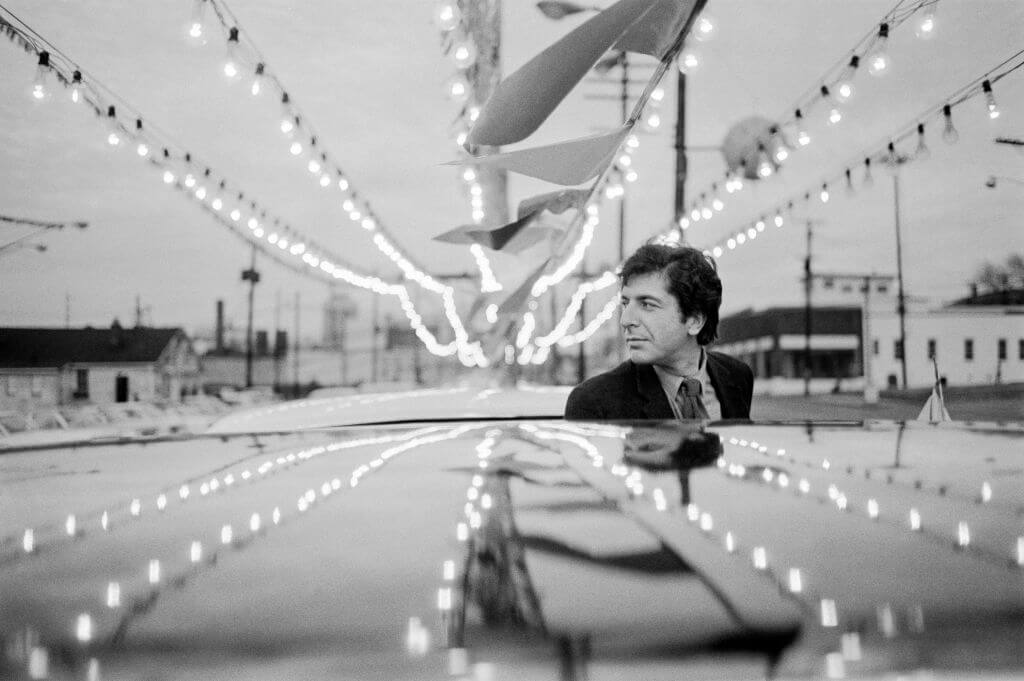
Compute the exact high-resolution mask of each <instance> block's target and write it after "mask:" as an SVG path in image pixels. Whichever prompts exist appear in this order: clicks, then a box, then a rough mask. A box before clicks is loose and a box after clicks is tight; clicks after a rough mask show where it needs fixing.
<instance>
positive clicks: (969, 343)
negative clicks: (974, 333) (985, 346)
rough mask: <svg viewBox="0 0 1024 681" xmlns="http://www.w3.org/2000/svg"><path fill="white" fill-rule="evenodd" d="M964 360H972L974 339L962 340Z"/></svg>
mask: <svg viewBox="0 0 1024 681" xmlns="http://www.w3.org/2000/svg"><path fill="white" fill-rule="evenodd" d="M964 359H965V360H967V361H968V362H970V361H971V360H973V359H974V339H973V338H965V339H964Z"/></svg>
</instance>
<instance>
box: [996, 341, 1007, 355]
mask: <svg viewBox="0 0 1024 681" xmlns="http://www.w3.org/2000/svg"><path fill="white" fill-rule="evenodd" d="M997 348H998V357H999V359H1006V339H1005V338H1000V339H999V344H998V346H997Z"/></svg>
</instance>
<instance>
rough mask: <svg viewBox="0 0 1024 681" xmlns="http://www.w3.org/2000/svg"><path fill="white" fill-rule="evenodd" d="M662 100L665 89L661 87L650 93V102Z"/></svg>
mask: <svg viewBox="0 0 1024 681" xmlns="http://www.w3.org/2000/svg"><path fill="white" fill-rule="evenodd" d="M664 99H665V88H663V87H656V88H654V89H653V90H652V91H651V101H652V102H661V101H662V100H664Z"/></svg>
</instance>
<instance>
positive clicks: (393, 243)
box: [200, 0, 487, 367]
mask: <svg viewBox="0 0 1024 681" xmlns="http://www.w3.org/2000/svg"><path fill="white" fill-rule="evenodd" d="M202 3H208V4H209V5H210V6H211V7H212V8H213V13H214V16H215V17H216V19H217V23H218V25H219V26H220V28H221V29H222V31H223V32H224V33H225V34H226V35H227V36H228V39H229V42H230V40H231V38H232V37H234V39H235V40H237V41H238V42H239V43H240V42H241V39H242V37H243V36H244V37H245V42H246V44H247V45H248V47H249V49H250V50H251V51H252V53H253V54H254V55H255V56H256V58H257V59H258V62H257V63H256V64H252V65H250V66H251V68H252V73H253V77H254V78H259V79H263V80H264V81H266V82H270V83H272V84H273V85H274V86H275V87H276V88H277V90H278V92H279V93H280V95H281V100H282V106H284V108H285V111H286V112H287V114H288V115H289V116H291V117H292V119H293V120H294V124H292V123H289V125H294V128H295V129H304V130H305V131H306V132H307V133H309V141H310V143H309V145H310V148H311V149H319V159H320V160H317V158H315V157H314V158H311V159H310V161H309V166H308V168H309V170H310V172H311V173H313V174H319V173H321V171H322V169H323V166H326V165H329V166H333V167H334V168H335V171H336V174H337V176H338V177H337V178H336V179H337V186H338V188H339V190H340V191H341V192H342V193H343V194H344V195H345V196H346V197H347V198H346V199H345V201H344V202H343V204H342V207H343V209H345V210H346V212H348V216H349V219H350V220H352V221H353V222H354V223H356V224H358V225H359V226H360V227H362V228H363V229H364V230H366V231H368V232H373V233H374V234H373V243H374V245H375V246H376V247H377V249H378V250H379V251H380V252H381V253H382V254H384V255H385V256H387V257H388V259H390V260H391V261H392V262H393V263H394V264H395V265H396V266H397V267H398V268H399V269H400V270H401V271H402V274H403V276H404V277H405V278H407V279H411V280H412V281H414V282H415V283H416V284H417V285H418V286H420V287H421V288H423V289H425V290H427V291H430V292H432V293H435V294H438V295H439V296H440V297H441V299H442V303H443V310H444V314H445V317H446V318H447V320H448V322H449V324H450V325H451V327H452V330H453V331H454V334H455V340H454V341H453V344H450V345H453V347H454V348H455V351H456V352H457V353H458V356H459V359H460V361H461V362H462V363H463V364H464V365H465V366H470V367H471V366H480V367H484V366H486V365H487V359H486V357H484V355H483V352H482V351H481V349H480V344H479V343H478V342H473V343H471V342H470V341H469V334H468V332H467V330H466V328H465V325H464V323H463V321H462V318H461V317H460V316H459V313H458V309H457V308H456V305H455V299H454V289H453V288H452V287H451V286H448V285H446V284H443V283H441V282H438V281H437V280H435V279H434V278H433V277H432V276H431V275H430V274H429V273H427V272H426V270H425V268H424V267H423V266H422V265H420V264H419V263H417V262H416V260H415V259H414V258H412V257H411V256H410V255H409V253H408V251H407V250H406V249H404V248H402V247H401V246H400V245H399V244H398V241H397V239H395V237H394V236H393V234H392V233H391V232H390V230H389V229H388V228H387V227H386V225H385V224H384V223H383V221H382V220H381V219H380V217H379V216H378V215H377V214H376V213H375V212H374V210H373V208H372V207H371V206H370V204H369V202H368V201H367V200H366V199H365V198H361V197H360V195H359V194H358V193H357V192H356V191H355V190H354V189H352V188H351V186H350V184H349V182H348V179H347V177H346V175H345V173H344V172H343V171H342V170H341V168H340V166H339V165H338V164H337V163H336V162H335V161H334V160H333V154H330V153H329V151H327V150H326V149H324V148H323V146H322V144H321V145H319V146H318V140H320V139H321V138H320V137H319V136H317V135H316V134H315V130H314V129H313V126H312V125H311V124H310V122H309V118H308V117H306V116H304V115H302V113H301V110H300V109H299V107H298V106H297V105H296V104H295V103H294V100H292V99H291V96H290V95H289V94H288V90H287V88H285V86H284V83H283V82H282V81H281V80H280V79H279V78H278V76H276V75H275V73H274V72H273V70H272V69H270V68H269V64H268V63H267V60H266V58H265V57H264V56H263V54H262V52H261V51H260V50H259V47H258V46H257V45H256V43H255V41H254V40H253V38H252V36H251V35H250V34H249V33H247V32H245V31H243V30H242V28H241V25H240V23H239V22H238V19H237V17H236V16H235V14H234V13H233V12H232V11H231V8H230V7H228V6H227V4H226V3H225V2H224V1H223V0H200V6H201V5H202ZM292 153H293V154H294V153H295V151H294V149H293V152H292ZM299 153H302V152H301V150H300V152H299ZM319 177H320V184H321V186H324V187H326V186H330V184H331V180H333V179H334V178H331V179H328V180H327V181H326V182H325V181H324V178H328V177H329V175H328V173H327V172H324V173H323V174H320V175H319ZM358 207H362V208H363V211H360V210H357V208H358ZM364 211H365V214H364ZM474 255H475V254H474ZM401 297H402V299H403V303H402V305H403V308H405V307H406V306H407V301H408V295H407V294H406V295H403V296H401ZM411 305H412V304H411V302H409V303H408V306H411ZM413 314H414V316H410V321H412V320H413V319H414V318H418V317H419V315H418V314H415V313H413ZM407 316H409V313H408V312H407ZM414 328H415V330H416V335H417V336H418V337H420V339H421V340H423V341H424V343H425V344H426V345H427V347H428V349H431V352H432V353H433V354H437V355H449V354H452V353H451V352H449V351H448V350H445V351H444V352H435V350H434V349H432V348H437V347H442V346H439V345H438V344H437V343H436V341H434V340H433V335H432V334H430V333H429V330H428V329H427V328H426V326H425V325H422V323H414ZM428 337H429V338H430V339H431V340H427V338H428Z"/></svg>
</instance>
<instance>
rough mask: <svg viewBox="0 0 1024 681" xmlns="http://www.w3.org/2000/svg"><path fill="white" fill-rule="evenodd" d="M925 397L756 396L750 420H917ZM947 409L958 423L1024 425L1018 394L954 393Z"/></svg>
mask: <svg viewBox="0 0 1024 681" xmlns="http://www.w3.org/2000/svg"><path fill="white" fill-rule="evenodd" d="M926 399H927V394H926V395H925V396H924V397H917V396H916V395H915V397H909V398H900V399H894V398H882V399H880V400H879V401H878V403H877V404H865V403H864V400H863V398H862V397H861V395H860V394H850V393H844V394H839V395H811V396H810V397H804V396H802V395H800V396H788V395H787V396H777V397H772V396H767V395H754V402H753V405H752V407H751V410H750V411H751V418H753V419H755V420H765V421H774V420H803V419H809V420H821V419H840V420H856V421H862V420H870V419H897V420H907V419H916V418H917V415H918V414H919V413H920V411H921V407H923V406H924V403H925V400H926ZM946 409H947V410H948V411H949V414H950V416H952V417H953V419H955V420H957V421H1024V400H1022V399H1021V397H1020V395H1019V394H1007V395H996V396H992V395H989V396H977V395H965V394H958V393H957V392H955V391H953V392H951V393H950V395H948V396H947V398H946Z"/></svg>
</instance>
